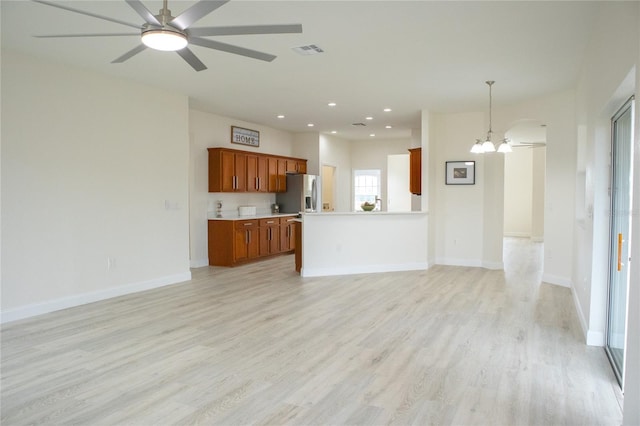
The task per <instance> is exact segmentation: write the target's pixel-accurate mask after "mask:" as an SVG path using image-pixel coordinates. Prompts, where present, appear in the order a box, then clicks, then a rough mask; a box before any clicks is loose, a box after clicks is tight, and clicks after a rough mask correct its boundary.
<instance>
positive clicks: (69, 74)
mask: <svg viewBox="0 0 640 426" xmlns="http://www.w3.org/2000/svg"><path fill="white" fill-rule="evenodd" d="M2 62H3V63H2V197H3V203H2V265H3V269H2V311H3V312H2V318H3V320H4V321H10V320H14V319H19V318H23V317H27V316H31V315H36V314H39V313H44V312H49V311H52V310H57V309H62V308H66V307H69V306H74V305H78V304H82V303H87V302H91V301H95V300H99V299H103V298H106V297H111V296H114V295H119V294H124V293H128V292H131V291H138V290H141V289H146V288H151V287H155V286H159V285H165V284H169V283H173V282H178V281H182V280H186V279H189V278H190V276H191V274H190V272H189V255H188V251H189V243H188V226H189V224H188V212H187V209H188V149H189V146H188V106H187V99H186V97H184V96H179V95H174V94H171V93H167V92H164V91H163V90H159V89H157V88H151V87H146V86H142V85H139V84H135V83H130V82H126V81H123V80H118V79H115V78H111V77H106V76H102V75H98V74H94V73H91V72H88V71H85V70H81V69H77V68H72V67H66V66H61V65H57V64H53V63H49V62H44V61H42V60H38V59H34V58H31V57H27V56H22V55H19V54H15V53H14V52H10V51H5V50H3V51H2ZM108 259H111V262H110V263H111V269H110V270H108V269H109V268H108Z"/></svg>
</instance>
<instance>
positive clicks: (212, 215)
mask: <svg viewBox="0 0 640 426" xmlns="http://www.w3.org/2000/svg"><path fill="white" fill-rule="evenodd" d="M287 216H298V213H275V214H274V213H269V212H265V213H259V212H258V213H257V214H254V215H250V216H240V215H239V214H238V213H237V212H222V214H220V215H217V214H216V212H208V213H207V219H208V220H251V219H269V218H272V217H287Z"/></svg>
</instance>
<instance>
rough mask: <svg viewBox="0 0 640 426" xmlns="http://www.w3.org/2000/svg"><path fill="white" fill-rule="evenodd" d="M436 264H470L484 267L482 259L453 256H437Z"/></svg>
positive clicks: (470, 265) (474, 266) (475, 266)
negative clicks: (455, 257)
mask: <svg viewBox="0 0 640 426" xmlns="http://www.w3.org/2000/svg"><path fill="white" fill-rule="evenodd" d="M436 265H446V266H469V267H473V268H482V267H483V266H482V261H481V260H478V259H454V258H451V257H437V258H436Z"/></svg>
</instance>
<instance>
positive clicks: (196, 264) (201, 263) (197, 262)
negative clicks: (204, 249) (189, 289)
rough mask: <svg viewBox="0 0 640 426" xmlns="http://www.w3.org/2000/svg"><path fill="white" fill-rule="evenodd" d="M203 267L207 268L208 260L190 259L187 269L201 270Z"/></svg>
mask: <svg viewBox="0 0 640 426" xmlns="http://www.w3.org/2000/svg"><path fill="white" fill-rule="evenodd" d="M204 266H209V259H191V260H190V261H189V267H191V268H202V267H204Z"/></svg>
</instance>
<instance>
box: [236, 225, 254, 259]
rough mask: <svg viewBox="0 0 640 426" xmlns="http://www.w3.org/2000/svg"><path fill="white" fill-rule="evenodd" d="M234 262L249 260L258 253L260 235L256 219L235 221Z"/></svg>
mask: <svg viewBox="0 0 640 426" xmlns="http://www.w3.org/2000/svg"><path fill="white" fill-rule="evenodd" d="M234 238H235V244H234V247H233V253H234V257H233V261H234V263H238V262H242V261H244V260H250V259H254V258H256V257H258V256H259V255H260V235H259V230H258V221H257V220H238V221H236V222H235V233H234Z"/></svg>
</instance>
